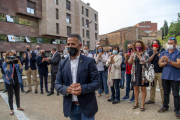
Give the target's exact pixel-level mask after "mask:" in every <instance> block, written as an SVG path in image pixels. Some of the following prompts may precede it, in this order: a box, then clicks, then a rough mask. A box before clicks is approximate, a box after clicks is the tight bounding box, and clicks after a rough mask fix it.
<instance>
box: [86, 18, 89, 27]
mask: <svg viewBox="0 0 180 120" xmlns="http://www.w3.org/2000/svg"><path fill="white" fill-rule="evenodd" d="M86 27H87V28H88V27H89V20H86Z"/></svg>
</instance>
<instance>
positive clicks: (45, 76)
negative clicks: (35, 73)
mask: <svg viewBox="0 0 180 120" xmlns="http://www.w3.org/2000/svg"><path fill="white" fill-rule="evenodd" d="M43 77H44V82H45V83H44V84H45V88H46V91H48V86H47V78H48V72H46V73H39V78H40V89H41V91H43Z"/></svg>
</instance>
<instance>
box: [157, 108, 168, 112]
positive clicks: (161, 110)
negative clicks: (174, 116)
mask: <svg viewBox="0 0 180 120" xmlns="http://www.w3.org/2000/svg"><path fill="white" fill-rule="evenodd" d="M165 111H168V109H166V108H161V109H160V110H158V113H162V112H165Z"/></svg>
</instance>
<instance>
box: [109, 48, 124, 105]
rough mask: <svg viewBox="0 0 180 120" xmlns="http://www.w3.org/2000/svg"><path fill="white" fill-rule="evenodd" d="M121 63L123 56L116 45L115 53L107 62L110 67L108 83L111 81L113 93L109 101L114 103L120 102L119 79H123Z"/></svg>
mask: <svg viewBox="0 0 180 120" xmlns="http://www.w3.org/2000/svg"><path fill="white" fill-rule="evenodd" d="M121 63H122V56H120V55H119V47H118V46H114V47H113V55H111V56H110V57H109V59H108V61H107V62H106V66H107V67H109V70H108V83H110V87H111V93H112V95H111V98H110V99H108V101H109V102H112V104H117V103H119V102H120V89H119V81H120V79H121V74H120V73H121ZM109 81H110V82H109ZM114 86H115V89H114ZM115 92H116V94H115Z"/></svg>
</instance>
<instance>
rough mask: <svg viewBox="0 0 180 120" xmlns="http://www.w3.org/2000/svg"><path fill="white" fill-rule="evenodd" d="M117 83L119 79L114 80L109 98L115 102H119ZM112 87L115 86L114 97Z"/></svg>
mask: <svg viewBox="0 0 180 120" xmlns="http://www.w3.org/2000/svg"><path fill="white" fill-rule="evenodd" d="M119 81H120V79H114V84H113V86H112V87H111V93H112V95H111V98H112V99H115V100H118V101H119V100H120V89H119ZM114 86H115V89H116V95H115V89H114Z"/></svg>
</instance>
